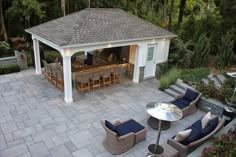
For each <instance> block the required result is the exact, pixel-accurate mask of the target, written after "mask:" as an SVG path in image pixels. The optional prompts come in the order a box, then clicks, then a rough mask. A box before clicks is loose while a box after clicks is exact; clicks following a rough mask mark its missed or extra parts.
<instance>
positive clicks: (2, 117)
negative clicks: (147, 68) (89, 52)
mask: <svg viewBox="0 0 236 157" xmlns="http://www.w3.org/2000/svg"><path fill="white" fill-rule="evenodd" d="M157 87H158V81H157V80H156V79H150V80H147V81H144V82H141V83H138V84H135V83H133V82H132V81H130V80H125V81H123V82H122V84H119V85H112V86H111V87H106V88H104V89H98V90H96V91H94V92H91V93H86V94H84V95H83V94H80V93H78V92H77V91H74V93H73V95H74V102H73V103H71V104H66V103H64V100H63V99H64V94H63V92H61V91H59V90H58V89H56V88H55V87H53V86H52V85H51V84H50V83H48V81H47V80H45V79H44V77H43V75H36V74H35V71H34V69H28V70H24V71H21V72H19V73H15V74H8V75H2V76H0V126H1V130H0V156H1V157H30V156H32V157H73V156H74V157H112V156H113V155H111V154H110V153H109V152H107V151H106V150H105V149H104V147H103V146H102V140H103V138H104V136H105V131H104V129H103V128H102V126H101V124H100V120H102V119H108V120H110V121H115V120H121V121H123V120H127V119H129V118H133V119H135V120H136V121H138V122H140V123H141V124H143V125H144V126H146V127H147V128H148V132H147V139H146V140H145V141H143V142H140V143H138V144H137V145H136V146H135V147H134V148H133V149H131V150H130V151H128V152H126V153H124V154H122V155H118V156H119V157H144V156H145V154H146V153H147V147H148V145H149V144H151V143H155V140H156V136H157V131H156V130H153V129H151V128H150V127H149V126H148V125H147V119H148V117H149V116H148V114H147V112H146V104H147V103H148V102H151V101H170V100H172V99H173V98H172V97H170V96H168V95H166V94H165V93H163V92H161V91H159V90H158V88H157ZM204 114H205V113H204V112H203V111H200V110H198V111H197V113H195V114H194V115H191V116H188V117H185V118H183V119H181V120H180V121H176V122H172V124H171V128H170V129H168V130H166V131H163V132H162V134H161V139H160V143H164V142H166V140H167V139H168V138H170V137H171V136H173V135H174V134H175V133H176V132H178V131H180V130H183V129H184V128H185V127H187V126H189V125H190V124H192V123H193V122H194V121H196V119H198V118H200V117H201V116H203V115H204Z"/></svg>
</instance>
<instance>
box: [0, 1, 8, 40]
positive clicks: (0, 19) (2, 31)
mask: <svg viewBox="0 0 236 157" xmlns="http://www.w3.org/2000/svg"><path fill="white" fill-rule="evenodd" d="M0 22H1V32H0V33H1V35H3V39H4V40H5V41H7V40H8V37H7V31H6V27H5V22H4V17H3V12H2V0H0Z"/></svg>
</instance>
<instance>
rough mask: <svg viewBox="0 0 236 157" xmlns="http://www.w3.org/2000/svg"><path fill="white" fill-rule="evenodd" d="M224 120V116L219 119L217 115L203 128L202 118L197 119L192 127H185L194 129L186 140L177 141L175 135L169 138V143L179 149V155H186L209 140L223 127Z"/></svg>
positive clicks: (181, 156) (182, 156) (183, 156)
mask: <svg viewBox="0 0 236 157" xmlns="http://www.w3.org/2000/svg"><path fill="white" fill-rule="evenodd" d="M216 122H217V123H216ZM224 122H225V120H224V119H223V118H221V119H220V120H219V118H218V117H215V118H213V119H212V120H211V121H210V122H209V123H208V124H207V126H206V127H205V128H204V129H202V125H201V120H197V121H196V122H195V123H193V124H192V125H191V126H190V127H188V128H186V129H184V130H187V129H192V132H191V133H190V135H189V136H188V137H187V138H186V139H185V140H183V141H181V142H177V141H176V140H175V139H174V137H175V136H174V137H172V138H170V139H168V141H167V143H168V144H169V145H171V146H172V147H173V148H174V149H176V150H178V151H179V157H186V156H187V155H188V154H190V153H191V152H192V151H194V150H195V149H196V148H197V147H199V146H200V145H201V144H203V143H204V142H205V141H206V140H208V139H209V138H210V137H211V136H212V135H214V134H215V133H216V132H218V131H219V130H220V129H221V128H223V126H224Z"/></svg>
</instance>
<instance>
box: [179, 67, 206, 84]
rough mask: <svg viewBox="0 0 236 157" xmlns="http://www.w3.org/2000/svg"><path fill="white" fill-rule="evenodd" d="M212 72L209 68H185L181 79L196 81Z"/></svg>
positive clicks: (188, 81)
mask: <svg viewBox="0 0 236 157" xmlns="http://www.w3.org/2000/svg"><path fill="white" fill-rule="evenodd" d="M209 74H210V70H209V69H207V68H195V69H183V70H182V72H181V79H183V81H184V82H187V83H196V82H199V81H201V80H202V79H203V78H206V77H207V76H208V75H209Z"/></svg>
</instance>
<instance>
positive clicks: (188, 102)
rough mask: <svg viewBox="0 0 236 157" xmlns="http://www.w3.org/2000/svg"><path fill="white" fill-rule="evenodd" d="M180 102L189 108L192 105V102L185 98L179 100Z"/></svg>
mask: <svg viewBox="0 0 236 157" xmlns="http://www.w3.org/2000/svg"><path fill="white" fill-rule="evenodd" d="M178 101H180V102H181V103H183V104H184V105H186V106H188V105H189V104H190V101H189V100H188V99H185V98H179V99H178Z"/></svg>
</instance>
